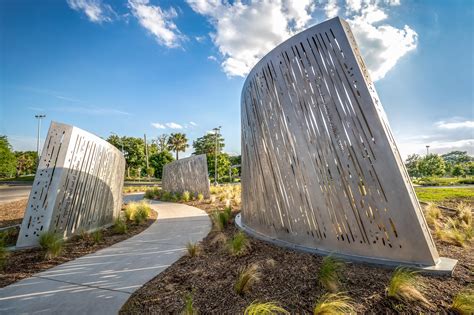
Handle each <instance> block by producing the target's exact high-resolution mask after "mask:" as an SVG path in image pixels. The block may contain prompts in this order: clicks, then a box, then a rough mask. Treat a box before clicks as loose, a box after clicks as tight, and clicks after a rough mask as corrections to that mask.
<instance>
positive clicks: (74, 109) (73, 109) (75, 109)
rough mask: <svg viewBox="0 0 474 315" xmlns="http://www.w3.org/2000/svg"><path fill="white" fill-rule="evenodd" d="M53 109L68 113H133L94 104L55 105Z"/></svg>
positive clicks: (125, 114) (120, 114) (124, 114)
mask: <svg viewBox="0 0 474 315" xmlns="http://www.w3.org/2000/svg"><path fill="white" fill-rule="evenodd" d="M51 110H53V111H58V112H67V113H78V114H84V115H100V116H102V115H104V116H105V115H118V116H128V115H131V114H130V113H129V112H126V111H123V110H119V109H115V108H107V107H93V106H90V107H89V106H67V107H54V108H52V109H51Z"/></svg>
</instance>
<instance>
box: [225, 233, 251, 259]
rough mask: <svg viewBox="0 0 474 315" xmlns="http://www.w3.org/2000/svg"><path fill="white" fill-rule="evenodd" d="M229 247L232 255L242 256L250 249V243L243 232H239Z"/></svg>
mask: <svg viewBox="0 0 474 315" xmlns="http://www.w3.org/2000/svg"><path fill="white" fill-rule="evenodd" d="M227 246H228V249H229V252H230V253H231V255H233V256H242V255H244V254H245V253H246V252H247V251H248V250H249V249H250V241H249V239H248V238H247V236H245V234H244V233H243V232H242V231H239V232H237V233H235V234H234V237H233V238H232V239H231V240H230V241H229V242H228V245H227Z"/></svg>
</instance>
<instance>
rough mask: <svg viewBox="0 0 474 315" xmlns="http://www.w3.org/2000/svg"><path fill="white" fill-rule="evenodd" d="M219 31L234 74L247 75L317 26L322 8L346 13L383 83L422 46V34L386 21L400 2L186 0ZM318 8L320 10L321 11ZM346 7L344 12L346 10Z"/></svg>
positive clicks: (217, 40) (226, 64)
mask: <svg viewBox="0 0 474 315" xmlns="http://www.w3.org/2000/svg"><path fill="white" fill-rule="evenodd" d="M187 2H188V4H189V5H190V6H191V8H192V9H193V10H194V11H195V12H197V13H199V14H201V15H204V16H206V17H207V18H208V19H209V21H210V23H211V24H212V25H213V27H214V32H213V33H212V34H211V38H212V40H213V43H214V45H215V46H216V47H217V48H218V49H219V52H220V54H221V55H222V58H223V62H222V63H221V67H222V69H223V71H224V72H225V73H226V74H227V75H229V76H245V75H246V74H247V73H248V72H249V71H250V69H251V68H252V67H253V66H254V65H255V64H256V63H257V62H258V61H259V60H260V59H261V58H262V57H263V56H264V55H265V54H266V53H267V52H269V51H270V50H271V49H273V48H274V47H275V46H277V45H278V44H279V43H281V42H283V41H284V40H286V39H287V38H289V37H290V36H292V35H294V34H295V33H296V32H299V31H301V30H302V29H305V28H307V27H309V26H311V25H312V24H314V23H315V22H316V18H315V13H316V12H317V10H318V9H319V10H320V11H322V12H323V13H324V14H325V16H326V18H329V17H333V16H335V15H337V14H344V16H343V17H344V18H345V19H347V21H348V22H349V23H350V25H351V27H352V30H353V32H354V35H355V37H356V39H357V41H358V44H359V47H360V49H361V52H362V55H363V57H364V60H365V63H366V65H367V67H368V69H369V71H370V73H371V76H372V79H373V80H375V81H376V80H379V79H382V78H383V77H384V76H385V75H386V74H387V72H388V71H390V70H391V69H392V68H393V67H394V66H395V65H396V64H397V62H398V60H399V59H400V58H402V57H403V56H404V55H406V54H407V53H409V52H410V51H413V50H414V49H416V47H417V41H418V35H417V33H416V32H415V31H414V30H413V29H412V28H411V27H410V26H408V25H404V26H403V27H401V28H398V27H395V26H393V25H390V24H388V23H384V21H385V20H387V19H388V17H389V13H390V9H391V7H393V6H396V5H399V4H400V1H399V0H385V1H368V0H339V1H337V0H323V1H318V2H316V1H315V0H301V1H290V0H267V1H263V0H250V1H246V2H242V1H235V2H233V3H231V2H227V1H225V0H187ZM316 5H318V8H316ZM342 6H344V7H345V11H344V12H341V10H340V9H341V8H342Z"/></svg>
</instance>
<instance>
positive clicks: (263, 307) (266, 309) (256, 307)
mask: <svg viewBox="0 0 474 315" xmlns="http://www.w3.org/2000/svg"><path fill="white" fill-rule="evenodd" d="M274 314H275V315H276V314H290V312H288V311H287V310H285V309H284V308H282V307H280V306H279V305H278V304H277V303H275V302H266V303H261V302H257V301H253V302H252V304H250V305H249V306H247V308H246V309H245V311H244V315H274Z"/></svg>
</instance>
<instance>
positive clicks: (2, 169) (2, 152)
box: [0, 136, 16, 178]
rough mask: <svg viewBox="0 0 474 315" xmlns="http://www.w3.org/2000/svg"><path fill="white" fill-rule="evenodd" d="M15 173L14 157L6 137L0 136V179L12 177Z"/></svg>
mask: <svg viewBox="0 0 474 315" xmlns="http://www.w3.org/2000/svg"><path fill="white" fill-rule="evenodd" d="M15 173H16V157H15V154H14V153H13V152H12V147H11V145H10V143H9V142H8V138H7V136H0V178H5V177H13V176H15Z"/></svg>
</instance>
